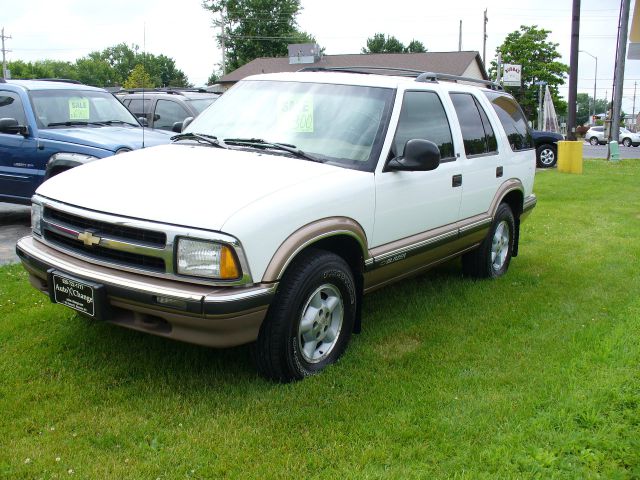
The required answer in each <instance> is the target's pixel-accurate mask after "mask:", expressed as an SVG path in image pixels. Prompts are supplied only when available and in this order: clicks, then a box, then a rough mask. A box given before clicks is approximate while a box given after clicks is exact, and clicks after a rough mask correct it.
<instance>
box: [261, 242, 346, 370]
mask: <svg viewBox="0 0 640 480" xmlns="http://www.w3.org/2000/svg"><path fill="white" fill-rule="evenodd" d="M357 301H358V299H357V295H356V287H355V282H354V279H353V273H352V272H351V269H350V268H349V265H347V263H346V262H345V261H344V260H343V259H342V258H341V257H339V256H337V255H335V254H333V253H330V252H326V251H323V250H309V251H307V252H304V253H302V254H301V255H300V256H299V257H298V258H296V259H295V260H294V261H293V262H292V264H291V266H290V267H289V268H288V269H287V271H286V272H285V274H284V276H283V278H282V281H281V282H280V286H279V287H278V293H277V294H276V298H275V299H274V301H273V303H272V304H271V306H270V307H269V312H268V314H267V318H265V320H264V322H263V324H262V326H261V328H260V333H259V334H258V341H257V343H256V363H257V367H258V371H259V372H260V374H262V375H263V376H264V377H266V378H268V379H270V380H274V381H277V382H290V381H293V380H300V379H302V378H304V377H306V376H309V375H313V374H315V373H318V372H320V371H321V370H323V369H324V368H325V367H327V366H328V365H330V364H332V363H335V362H336V361H337V360H338V358H339V357H340V356H341V355H342V353H343V352H344V351H345V349H346V347H347V344H348V343H349V339H350V337H351V332H352V330H353V325H354V321H355V316H356V304H357Z"/></svg>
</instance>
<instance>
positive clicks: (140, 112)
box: [128, 98, 151, 117]
mask: <svg viewBox="0 0 640 480" xmlns="http://www.w3.org/2000/svg"><path fill="white" fill-rule="evenodd" d="M128 107H129V110H131V113H133V114H134V115H135V116H136V117H144V116H145V114H146V113H149V110H150V109H151V100H147V99H146V98H145V100H144V104H143V103H142V99H137V98H134V99H132V100H131V101H130V103H129V105H128Z"/></svg>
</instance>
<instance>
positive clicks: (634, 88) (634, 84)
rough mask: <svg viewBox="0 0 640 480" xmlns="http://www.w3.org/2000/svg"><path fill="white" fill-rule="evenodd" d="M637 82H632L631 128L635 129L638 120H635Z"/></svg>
mask: <svg viewBox="0 0 640 480" xmlns="http://www.w3.org/2000/svg"><path fill="white" fill-rule="evenodd" d="M637 85H638V82H633V113H632V114H631V116H632V117H633V129H634V130H637V129H638V128H637V127H638V122H636V86H637Z"/></svg>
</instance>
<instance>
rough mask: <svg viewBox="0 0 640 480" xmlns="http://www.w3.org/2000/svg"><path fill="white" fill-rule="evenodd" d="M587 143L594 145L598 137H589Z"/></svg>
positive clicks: (596, 143) (597, 142)
mask: <svg viewBox="0 0 640 480" xmlns="http://www.w3.org/2000/svg"><path fill="white" fill-rule="evenodd" d="M589 143H590V144H591V145H593V146H594V147H595V146H596V145H598V144H599V143H600V142H599V141H598V137H591V139H590V140H589Z"/></svg>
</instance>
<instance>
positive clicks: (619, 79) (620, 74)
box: [609, 0, 631, 141]
mask: <svg viewBox="0 0 640 480" xmlns="http://www.w3.org/2000/svg"><path fill="white" fill-rule="evenodd" d="M630 4H631V0H622V5H621V7H620V26H619V31H618V52H617V58H616V72H615V85H614V91H613V112H612V118H611V131H610V132H609V138H610V139H611V140H615V141H620V107H621V106H622V86H623V84H624V63H625V57H626V56H627V34H628V31H629V8H630Z"/></svg>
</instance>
